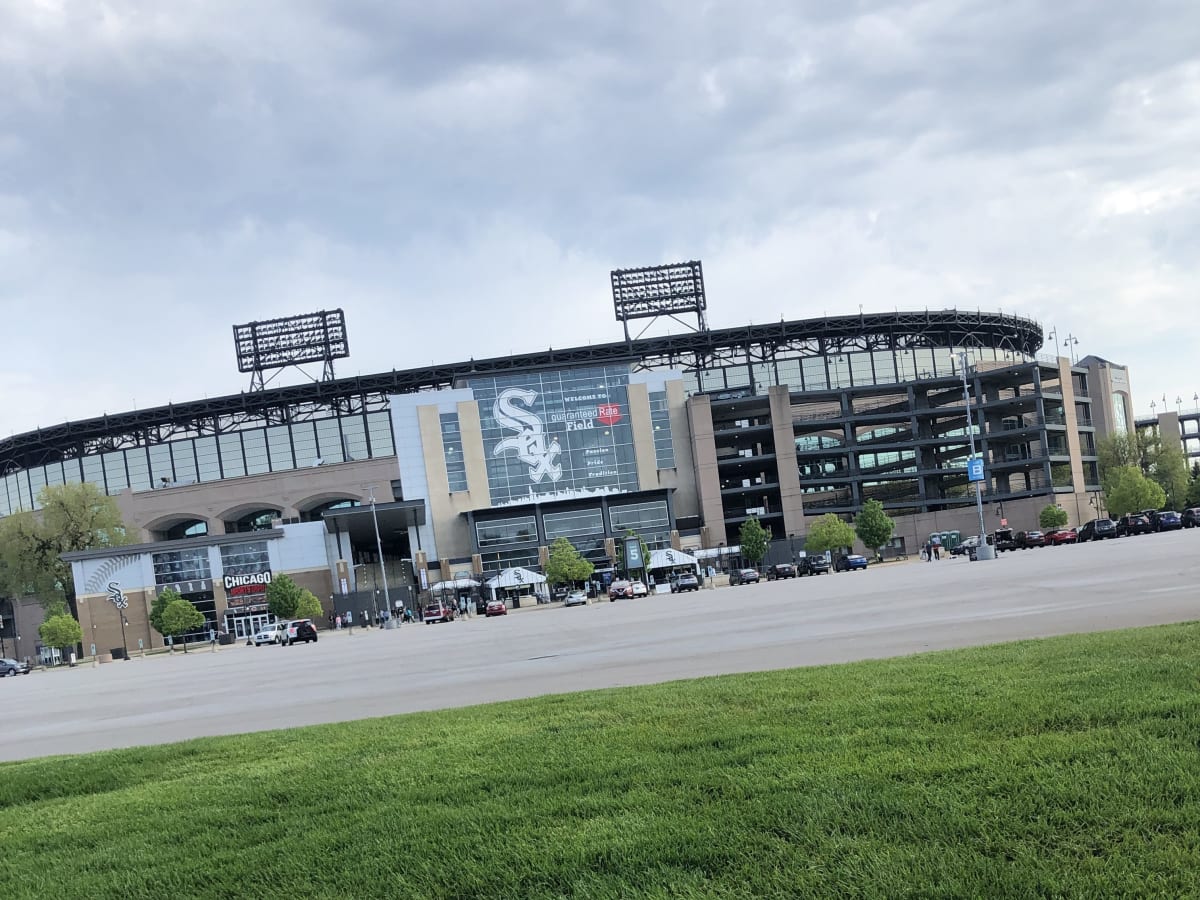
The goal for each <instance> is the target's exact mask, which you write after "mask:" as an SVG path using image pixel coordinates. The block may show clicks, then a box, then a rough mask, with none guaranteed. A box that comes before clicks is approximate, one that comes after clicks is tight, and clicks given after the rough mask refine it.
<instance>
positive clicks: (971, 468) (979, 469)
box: [967, 456, 983, 481]
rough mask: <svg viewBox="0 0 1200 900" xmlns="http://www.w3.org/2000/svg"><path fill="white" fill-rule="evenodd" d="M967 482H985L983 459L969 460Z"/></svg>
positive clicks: (974, 458)
mask: <svg viewBox="0 0 1200 900" xmlns="http://www.w3.org/2000/svg"><path fill="white" fill-rule="evenodd" d="M967 481H983V459H982V458H981V457H978V456H976V457H973V458H971V459H969V460H967Z"/></svg>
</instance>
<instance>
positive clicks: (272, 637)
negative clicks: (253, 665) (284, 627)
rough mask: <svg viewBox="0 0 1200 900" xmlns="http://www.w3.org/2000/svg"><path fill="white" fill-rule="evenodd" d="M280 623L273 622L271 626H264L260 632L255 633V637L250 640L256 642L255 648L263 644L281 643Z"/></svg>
mask: <svg viewBox="0 0 1200 900" xmlns="http://www.w3.org/2000/svg"><path fill="white" fill-rule="evenodd" d="M279 635H280V631H279V623H278V622H272V623H271V624H270V625H264V626H263V627H262V628H260V629H258V631H256V632H254V637H252V638H251V639H250V640H252V641H253V642H254V646H255V647H261V646H262V645H263V644H277V643H279Z"/></svg>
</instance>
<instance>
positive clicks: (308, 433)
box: [292, 422, 324, 468]
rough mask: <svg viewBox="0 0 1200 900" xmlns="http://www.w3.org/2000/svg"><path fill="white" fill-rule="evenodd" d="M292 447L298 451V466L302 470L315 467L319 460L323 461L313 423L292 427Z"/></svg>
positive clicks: (299, 423) (297, 423) (297, 424)
mask: <svg viewBox="0 0 1200 900" xmlns="http://www.w3.org/2000/svg"><path fill="white" fill-rule="evenodd" d="M292 446H293V447H294V448H295V450H296V465H297V466H300V467H301V468H306V467H308V466H315V465H316V464H317V460H318V459H321V454H319V453H318V452H317V433H316V431H314V430H313V423H312V422H296V423H294V424H293V425H292ZM323 461H324V460H322V462H323Z"/></svg>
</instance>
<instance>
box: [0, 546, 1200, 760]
mask: <svg viewBox="0 0 1200 900" xmlns="http://www.w3.org/2000/svg"><path fill="white" fill-rule="evenodd" d="M1198 551H1200V529H1193V530H1189V531H1182V532H1175V533H1169V534H1161V535H1146V536H1141V537H1134V538H1124V539H1121V540H1114V541H1105V542H1103V543H1099V544H1097V543H1090V544H1082V545H1079V546H1067V547H1048V548H1045V549H1039V550H1026V551H1018V552H1015V553H1004V554H1001V555H1000V557H999V558H998V559H996V560H994V561H988V562H975V563H972V562H970V561H968V560H967V559H965V558H955V559H942V560H940V561H935V562H928V563H926V562H920V561H917V560H915V559H914V560H910V561H908V562H903V563H888V564H883V565H879V566H872V567H871V568H869V569H868V570H867V571H865V572H845V573H839V574H833V575H821V576H815V577H807V578H796V579H787V580H783V581H775V582H765V581H764V582H761V583H759V584H754V585H742V586H736V587H722V588H719V589H715V590H709V589H706V590H701V591H699V592H696V593H687V594H657V595H652V596H650V597H645V598H638V599H636V600H619V601H617V602H615V603H609V602H607V601H594V602H593V603H592V604H591V605H589V606H583V607H576V608H573V609H565V608H562V607H560V606H558V605H554V606H548V607H547V606H542V607H533V608H531V609H522V610H516V611H513V612H512V613H510V614H509V615H508V616H504V617H496V618H492V619H485V618H483V617H477V618H470V619H466V620H463V621H457V622H452V623H447V624H439V625H421V624H415V625H405V626H403V627H402V628H400V629H396V630H391V631H387V630H384V631H380V630H377V629H368V630H363V629H361V628H355V629H354V633H353V634H350V633H348V632H347V631H345V630H343V631H340V632H337V631H335V632H330V631H323V632H321V639H320V641H319V642H317V643H316V644H301V645H297V646H292V647H279V646H273V645H272V646H264V647H246V646H244V645H235V646H227V647H221V648H219V649H218V650H217V651H216V652H211V651H209V650H207V649H206V650H202V651H199V652H191V653H188V654H186V655H185V654H183V653H175V654H173V655H170V656H165V655H164V656H154V657H147V658H145V659H134V660H131V661H129V662H120V661H118V662H113V663H109V664H106V665H101V666H98V667H91V666H79V667H76V668H63V669H57V670H49V671H38V672H34V673H33V674H31V675H28V676H19V677H16V678H7V679H2V680H0V709H2V710H3V723H4V724H3V728H0V759H8V760H11V759H23V758H29V757H36V756H45V755H49V754H61V753H81V752H86V751H91V750H100V749H107V748H114V747H127V746H135V745H143V744H158V743H165V742H170V741H179V740H184V739H187V738H193V737H200V736H204V735H219V734H237V733H242V732H251V731H261V730H266V729H274V728H286V727H291V726H295V725H309V724H316V723H322V722H338V721H348V720H354V719H362V718H368V717H372V716H386V715H393V714H396V713H404V712H412V711H416V710H429V709H439V708H444V707H452V706H466V705H472V704H477V703H488V702H492V701H498V700H509V699H516V698H521V697H533V696H538V695H541V694H550V693H563V692H568V691H578V690H586V689H592V688H606V687H615V686H622V685H635V684H649V683H654V682H661V681H670V680H674V679H679V678H693V677H698V676H703V675H713V674H723V673H733V672H748V671H760V670H764V669H778V668H789V667H794V666H810V665H819V664H825V663H837V662H845V661H850V660H857V659H867V658H878V657H887V656H898V655H904V654H910V653H916V652H921V651H926V650H937V649H943V648H950V647H965V646H971V645H977V644H988V643H996V642H1000V641H1009V640H1015V639H1021V638H1033V637H1042V636H1049V635H1057V634H1069V633H1075V632H1085V631H1103V630H1108V629H1114V628H1126V627H1132V626H1138V625H1154V624H1163V623H1169V622H1183V621H1189V620H1195V619H1197V618H1200V588H1198V587H1197V583H1198V582H1200V577H1198V576H1200V562H1198V558H1200V553H1198Z"/></svg>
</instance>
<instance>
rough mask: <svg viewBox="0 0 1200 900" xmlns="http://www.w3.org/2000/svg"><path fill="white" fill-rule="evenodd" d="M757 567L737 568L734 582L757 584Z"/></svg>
mask: <svg viewBox="0 0 1200 900" xmlns="http://www.w3.org/2000/svg"><path fill="white" fill-rule="evenodd" d="M758 577H759V576H758V569H738V570H737V579H736V581H734V582H733V583H734V584H757V583H758Z"/></svg>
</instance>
